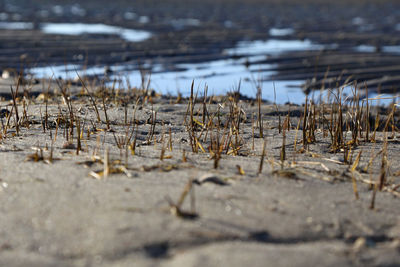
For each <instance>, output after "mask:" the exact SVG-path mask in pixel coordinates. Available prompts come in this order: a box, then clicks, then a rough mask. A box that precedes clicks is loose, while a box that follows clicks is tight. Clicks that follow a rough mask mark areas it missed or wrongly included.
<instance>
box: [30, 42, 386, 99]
mask: <svg viewBox="0 0 400 267" xmlns="http://www.w3.org/2000/svg"><path fill="white" fill-rule="evenodd" d="M323 48H324V46H322V45H319V44H314V43H312V42H310V41H309V40H304V41H299V40H268V41H253V42H240V43H238V45H237V46H236V47H235V48H231V49H226V50H225V51H224V53H225V54H226V55H230V56H232V58H230V59H224V60H216V61H211V62H203V63H193V64H177V65H175V67H176V70H174V71H169V70H168V69H167V68H166V67H165V66H163V65H162V64H147V65H146V66H145V67H146V69H148V71H146V72H145V80H146V81H147V80H148V79H150V88H152V89H154V90H156V91H157V92H159V93H162V94H169V95H177V94H178V93H180V94H182V95H183V96H189V94H190V87H191V84H192V81H194V82H195V90H196V92H198V93H199V94H203V92H204V88H205V87H206V86H207V88H208V95H211V94H216V95H223V94H226V93H227V92H230V91H234V90H238V88H239V85H240V93H241V94H242V95H245V96H248V97H253V98H254V97H255V96H256V92H257V87H258V86H259V87H261V89H262V96H263V99H265V100H269V101H271V102H275V101H276V103H279V104H284V103H287V102H290V103H294V104H303V103H304V101H305V94H304V93H303V91H302V89H301V84H302V83H303V82H304V81H302V80H299V81H275V82H274V81H270V80H268V78H269V77H270V76H271V75H274V74H275V72H273V71H268V70H269V69H272V68H273V67H274V66H273V65H271V64H256V62H262V61H263V60H264V59H267V58H268V56H273V55H277V54H279V53H284V52H288V51H305V50H320V49H323ZM355 49H357V50H364V51H369V49H372V48H370V47H358V48H355ZM246 62H251V63H252V64H251V65H250V67H247V66H248V65H246ZM109 69H110V70H111V72H110V73H109V74H107V77H106V79H107V80H108V81H109V84H112V81H113V80H118V81H120V82H119V83H118V84H117V86H118V87H121V88H126V86H127V83H129V85H130V86H135V87H140V86H141V83H142V75H143V72H141V71H139V70H138V67H137V66H126V65H115V66H111V67H110V68H109ZM132 69H134V70H132ZM30 72H31V73H32V74H34V75H35V76H36V77H46V78H49V77H52V76H53V77H61V78H68V79H76V78H77V74H76V72H78V73H79V75H80V76H85V75H88V76H99V77H103V76H104V66H98V67H90V68H88V69H85V70H82V66H80V65H67V66H55V67H44V68H33V69H31V70H30ZM344 93H345V94H348V95H351V88H348V89H346V90H345V92H344ZM326 94H327V92H324V93H323V96H322V97H325V95H326ZM375 96H376V95H374V96H372V95H370V97H371V98H372V97H375ZM311 97H313V99H315V101H319V100H320V92H317V91H315V92H314V93H313V96H311ZM383 97H384V98H385V99H381V100H380V101H379V104H382V103H391V102H392V101H393V97H392V96H388V95H385V96H383ZM389 97H390V99H389ZM381 98H382V97H381ZM374 103H378V100H374V101H373V102H372V104H374Z"/></svg>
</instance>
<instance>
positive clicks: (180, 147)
mask: <svg viewBox="0 0 400 267" xmlns="http://www.w3.org/2000/svg"><path fill="white" fill-rule="evenodd" d="M9 84H13V82H10V83H9ZM9 84H8V85H9ZM8 85H7V82H6V81H3V85H2V87H1V89H2V90H3V92H8V90H9V87H8ZM14 85H15V84H14ZM56 87H57V86H56V85H55V84H53V85H52V86H51V88H52V89H53V88H56ZM38 88H40V86H38ZM45 88H47V85H45ZM79 89H80V88H78V87H77V88H75V89H74V88H71V91H72V92H73V94H72V95H73V96H72V99H73V101H72V104H73V110H74V114H75V116H76V118H79V119H80V121H81V125H82V126H83V129H84V130H83V134H82V140H81V144H82V150H81V151H80V152H79V155H77V154H76V146H77V133H76V127H75V129H74V137H73V139H72V145H68V146H67V145H66V143H68V142H67V138H66V137H65V131H66V130H65V124H63V123H62V122H61V121H60V120H59V122H60V126H59V127H57V126H56V124H55V121H56V120H57V116H58V118H60V117H64V118H68V116H69V115H68V114H69V113H68V108H67V106H66V105H65V104H64V103H63V100H62V98H61V96H59V95H58V96H55V97H52V98H51V100H49V104H48V114H49V118H48V124H49V128H48V129H46V131H45V132H44V131H43V128H42V122H43V120H44V117H45V109H46V108H45V106H46V105H45V103H44V101H43V98H41V96H39V97H38V98H35V97H32V98H30V99H29V101H28V99H27V101H26V104H27V106H26V107H27V108H26V117H24V119H25V120H26V122H27V123H26V124H25V125H24V126H21V127H20V129H19V131H20V133H19V135H16V128H15V127H13V125H14V124H15V123H14V122H15V120H14V113H13V116H12V118H10V122H9V124H10V128H9V129H8V130H7V133H6V135H5V134H4V131H3V130H4V127H3V128H2V130H1V133H2V139H1V143H0V173H1V181H0V182H1V183H0V203H1V205H0V216H1V218H2V219H1V220H0V265H2V266H133V265H135V266H137V265H140V266H244V265H249V266H396V265H397V264H398V263H399V262H400V239H399V236H400V212H399V204H400V202H399V198H398V195H399V191H400V190H398V188H397V189H396V188H395V186H396V185H398V184H399V183H400V179H399V177H398V175H399V172H398V170H399V163H398V161H397V160H396V159H397V156H398V151H399V149H400V145H399V138H400V136H399V133H398V132H395V133H394V136H393V139H390V140H389V145H388V150H387V156H388V167H387V170H388V173H387V185H386V186H385V188H384V190H383V191H382V192H381V191H378V192H377V194H376V200H375V208H374V209H372V210H371V209H370V208H369V207H370V204H371V197H372V191H371V190H370V187H369V185H368V183H370V181H372V183H376V182H377V181H378V180H379V177H380V174H381V170H380V168H381V161H382V156H381V155H382V154H379V151H381V150H382V148H383V144H384V142H383V138H384V135H383V133H382V132H378V133H377V138H376V140H377V141H376V143H364V142H361V144H360V145H359V146H358V147H357V148H355V149H354V151H353V161H355V158H356V156H357V155H358V153H359V151H363V152H362V156H361V159H360V163H359V165H357V167H356V168H355V171H354V172H353V174H352V172H351V170H350V169H351V165H348V164H344V163H343V153H342V152H338V153H336V154H335V153H329V143H330V139H329V137H323V135H322V132H319V131H316V139H317V142H316V143H315V144H312V145H310V146H309V151H308V152H306V153H298V152H297V153H296V152H295V150H294V142H295V140H297V146H296V148H297V150H299V149H301V147H302V145H301V139H302V133H301V130H300V131H299V132H298V133H297V135H298V136H297V138H296V130H295V128H296V125H297V121H298V120H299V115H300V114H301V112H302V109H303V108H302V107H291V111H292V112H291V114H292V115H291V117H290V121H291V123H292V127H291V128H292V129H291V130H290V131H288V132H287V133H286V135H287V136H286V144H287V148H286V157H287V160H286V161H285V163H284V164H283V167H282V165H281V163H280V156H279V155H280V152H281V146H282V133H279V132H278V118H277V116H276V113H275V107H274V106H273V105H270V104H266V103H265V104H263V105H262V107H261V111H262V114H263V122H264V140H266V156H265V158H264V162H263V163H264V164H263V169H262V173H261V174H258V170H259V164H260V158H261V157H260V155H261V154H262V147H263V138H260V135H259V129H258V128H257V127H256V128H255V135H254V136H255V138H254V149H253V147H252V146H253V144H252V143H253V141H252V136H253V134H252V127H251V115H252V114H253V113H255V114H257V105H251V104H250V102H245V101H239V105H240V106H241V108H242V109H243V111H244V112H245V114H244V115H243V116H244V117H245V118H246V121H244V122H242V124H241V129H240V137H241V138H242V143H243V145H242V147H241V149H240V150H239V155H236V156H234V155H232V154H231V155H227V154H225V153H223V154H222V158H221V160H220V162H219V166H218V168H217V169H214V160H213V159H210V153H209V152H208V150H207V147H208V146H209V145H210V141H209V137H208V138H207V139H206V141H203V139H202V138H201V139H200V142H201V143H202V145H203V147H204V149H205V150H206V153H203V152H201V151H200V152H199V153H193V152H192V149H191V147H190V142H189V141H190V140H189V135H188V133H187V131H186V127H185V124H184V120H185V114H186V110H187V100H182V102H181V103H176V99H167V98H161V97H153V98H152V100H153V102H154V104H153V105H151V104H149V103H145V104H144V105H140V104H139V105H136V103H135V101H134V100H133V99H130V98H128V96H125V97H123V98H122V99H125V100H128V101H127V102H128V108H127V111H128V112H127V114H128V116H127V121H128V122H129V121H131V120H132V118H133V114H134V110H135V107H137V108H136V114H135V118H136V122H137V124H138V125H139V126H138V131H137V132H138V134H137V143H136V150H135V155H132V153H131V151H130V150H129V149H128V150H127V154H126V152H125V149H122V150H120V149H119V148H118V147H117V144H116V139H117V140H118V139H119V138H122V137H124V136H126V132H127V130H128V133H130V132H131V131H132V127H130V126H125V124H124V117H125V115H124V114H125V112H124V108H123V107H122V106H121V105H120V104H119V103H120V101H121V97H115V95H111V96H110V97H109V98H107V99H106V107H107V115H108V119H109V124H110V129H111V130H106V128H107V126H106V118H105V113H104V110H103V108H102V104H101V100H100V99H96V103H97V105H98V108H99V114H100V117H101V121H102V122H101V123H99V122H97V119H96V114H95V112H94V109H93V107H92V105H91V104H90V102H89V99H88V97H85V96H84V97H79V96H77V95H76V92H78V91H79ZM74 92H75V93H74ZM8 99H9V98H8ZM222 100H223V98H219V99H217V102H218V103H220V104H221V105H220V106H219V108H220V118H221V122H222V124H224V123H225V122H226V119H227V117H228V116H227V114H229V105H228V104H225V105H224V104H223V103H224V101H222ZM0 105H1V107H2V108H6V107H7V108H8V110H11V106H12V104H11V102H10V100H7V99H4V100H3V101H2V102H1V103H0ZM218 105H219V104H211V105H210V106H208V110H209V112H210V114H213V113H215V111H216V110H217V108H218ZM23 109H24V108H23V102H22V98H20V101H19V102H18V111H19V114H20V117H23ZM152 110H153V111H157V117H156V119H155V122H156V123H155V134H154V136H153V137H152V138H151V139H150V142H149V143H148V144H147V143H146V140H149V138H148V134H149V132H150V128H151V127H152V126H151V124H152V123H151V122H152V121H153V119H152V115H151V114H152ZM194 110H195V111H198V110H199V112H198V114H199V115H196V114H197V113H195V118H197V119H198V120H199V121H201V110H202V105H201V104H199V103H198V104H196V106H195V109H194ZM279 110H280V112H281V114H282V115H283V116H286V114H287V111H288V107H287V106H280V107H279ZM372 112H373V111H372ZM382 113H383V114H385V113H384V112H383V111H382ZM3 123H4V124H5V123H6V118H3ZM4 124H3V125H4ZM56 129H57V131H56ZM169 129H171V133H172V135H171V141H172V150H170V147H169ZM96 130H97V131H96ZM199 130H200V129H199ZM88 132H89V134H88ZM163 133H164V135H163ZM199 133H200V132H199V131H198V132H197V135H199ZM391 134H392V133H390V135H391ZM114 135H115V137H116V139H115V138H114ZM128 135H129V134H128ZM221 135H222V130H221ZM133 136H135V134H134V135H133ZM163 136H164V141H162V138H163ZM203 136H204V135H203ZM350 136H351V135H350V134H347V138H348V140H350ZM133 138H134V137H133ZM133 138H132V139H131V141H133ZM52 140H53V141H52ZM154 140H156V143H154ZM163 146H164V147H165V148H166V149H165V154H164V159H163V160H161V159H160V155H161V152H162V147H163ZM52 150H53V153H52V154H53V156H52V159H53V160H52V162H49V161H50V154H51V151H52ZM105 151H109V162H110V163H109V167H110V172H111V173H110V174H109V175H108V176H107V177H104V176H101V173H100V176H101V177H100V179H95V178H93V176H91V175H90V173H91V172H96V171H101V170H103V169H104V164H103V163H102V162H104V161H105ZM183 151H185V156H186V160H184V159H183ZM41 153H42V154H43V160H42V158H41ZM372 155H377V157H376V159H375V160H374V161H373V162H372V167H371V174H368V173H363V172H362V169H363V167H365V166H366V165H367V164H368V162H369V160H370V158H371V156H372ZM237 166H240V167H241V169H242V170H243V173H242V174H243V175H241V174H240V173H239V171H238V167H237ZM113 168H114V169H117V168H118V169H119V170H123V171H124V172H123V173H114V171H112V169H113ZM118 172H120V171H118ZM204 175H207V177H209V178H210V177H214V179H208V180H206V181H203V180H202V179H203V178H204V177H205V176H204ZM352 177H354V178H355V181H356V184H357V189H358V194H359V199H358V200H356V198H355V194H354V192H353V183H352ZM192 179H196V180H197V181H198V184H193V188H192V191H191V192H189V193H188V195H187V197H186V198H185V200H184V201H183V204H182V205H181V206H179V210H178V214H177V209H176V207H175V209H174V206H173V205H172V206H171V203H169V202H168V201H167V200H168V199H169V200H170V201H172V202H174V203H178V200H179V198H180V196H181V195H182V192H184V191H185V188H187V185H188V182H189V181H190V180H192ZM210 180H212V181H217V183H215V182H212V181H210ZM202 181H203V183H202ZM221 183H223V184H224V185H221ZM391 190H392V191H391ZM396 190H397V191H396ZM390 191H391V192H390ZM191 202H192V203H191ZM174 211H175V212H174ZM191 212H193V213H194V214H192V213H191ZM194 215H197V216H194Z"/></svg>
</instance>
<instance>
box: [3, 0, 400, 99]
mask: <svg viewBox="0 0 400 267" xmlns="http://www.w3.org/2000/svg"><path fill="white" fill-rule="evenodd" d="M398 55H400V3H399V1H391V0H387V1H385V0H375V1H372V0H369V1H368V0H348V1H345V0H338V1H335V2H334V3H333V2H328V1H317V0H302V1H300V0H283V1H279V0H247V1H239V0H203V1H195V0H163V1H157V0H139V1H124V0H114V1H79V2H78V1H68V0H64V1H46V0H39V1H25V0H15V1H10V0H9V1H6V0H1V1H0V70H1V72H2V77H3V78H7V76H10V75H12V73H13V72H20V71H21V70H24V72H25V73H31V74H34V75H35V77H38V78H41V77H47V78H49V77H51V76H53V77H62V78H71V79H73V78H76V77H74V76H75V74H76V71H77V70H78V71H80V72H82V75H86V76H88V77H96V78H100V79H108V80H109V81H111V80H115V79H117V78H118V79H119V81H121V80H124V81H127V82H123V83H122V82H121V83H120V86H121V87H127V86H140V84H141V83H143V80H144V79H151V85H152V88H154V89H155V90H158V91H161V92H163V93H169V94H176V93H178V92H180V93H183V94H185V92H187V91H188V88H189V86H190V83H191V81H192V80H193V79H194V80H195V81H196V82H197V84H198V87H199V88H202V87H204V86H206V85H208V86H209V87H210V90H211V91H212V92H215V93H224V92H227V91H229V90H235V89H238V88H239V86H240V88H241V90H242V91H241V92H242V93H243V94H244V95H248V96H254V92H255V91H256V90H257V87H262V88H263V90H265V92H264V96H265V98H266V99H271V98H272V95H273V91H272V89H273V84H274V83H275V86H276V88H278V93H279V96H278V98H279V99H278V101H279V102H286V101H289V102H296V101H295V100H296V99H298V98H299V97H300V96H302V97H301V99H302V98H303V95H304V93H309V92H310V91H313V90H315V89H321V88H331V87H334V86H338V85H343V84H348V83H349V82H357V83H359V84H366V83H368V86H369V87H370V88H371V90H375V91H383V92H385V93H390V92H393V91H396V90H397V85H398V84H399V81H400V79H399V78H398V76H399V75H400V66H398V65H400V63H399V64H398V63H397V62H400V61H399V58H398ZM382 77H389V79H387V78H386V80H380V81H379V79H381V78H382ZM377 80H378V81H377Z"/></svg>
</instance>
